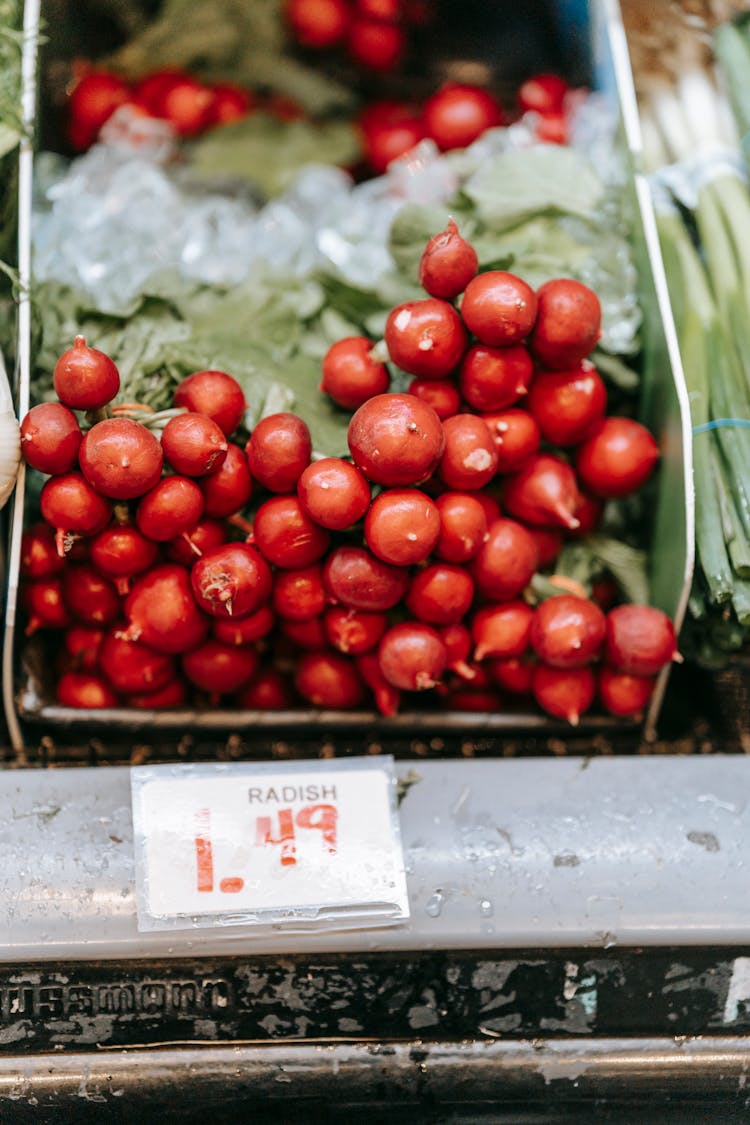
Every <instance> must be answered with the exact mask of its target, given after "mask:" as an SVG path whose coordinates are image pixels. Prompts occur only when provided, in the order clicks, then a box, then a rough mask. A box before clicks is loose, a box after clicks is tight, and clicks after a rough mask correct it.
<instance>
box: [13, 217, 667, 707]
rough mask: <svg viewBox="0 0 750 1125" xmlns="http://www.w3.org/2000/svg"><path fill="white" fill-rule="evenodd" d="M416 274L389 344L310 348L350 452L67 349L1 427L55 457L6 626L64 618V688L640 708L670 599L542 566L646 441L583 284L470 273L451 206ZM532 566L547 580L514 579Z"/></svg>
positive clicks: (636, 474) (290, 702)
mask: <svg viewBox="0 0 750 1125" xmlns="http://www.w3.org/2000/svg"><path fill="white" fill-rule="evenodd" d="M420 282H421V285H422V287H423V288H424V290H425V292H426V294H427V296H426V297H425V298H424V299H420V300H415V301H410V302H407V303H406V304H402V305H399V306H398V307H396V308H394V309H392V311H391V312H390V314H389V316H388V319H387V323H386V327H385V333H384V339H383V340H382V341H380V342H378V343H375V342H373V341H371V340H368V339H366V338H365V337H349V338H346V339H342V340H339V341H338V342H336V343H335V344H334V345H333V346H332V347H331V348H330V349H329V350H328V352H327V354H326V355H325V357H324V359H323V364H322V380H321V388H320V389H321V393H324V394H327V395H328V396H329V397H330V399H331V400H332V401H333V403H335V404H336V406H337V407H338V408H341V409H343V410H346V411H349V412H352V417H351V420H350V423H349V427H348V444H349V450H350V458H339V457H323V458H319V457H316V456H315V455H314V454H313V449H312V442H311V438H310V432H309V429H308V427H307V425H306V423H305V421H304V419H302V418H300V417H298V416H296V415H294V414H292V413H288V412H283V413H277V414H272V415H270V416H267V417H265V418H263V419H262V420H260V421H259V422H258V423H257V424H256V425H255V426H254V428H253V429H252V431H251V432H250V434H249V437H248V436H247V431H246V430H245V429H244V428H243V427H244V422H245V418H246V407H247V403H246V400H245V395H244V393H243V390H242V388H241V387H240V385H239V383H238V382H237V381H236V380H235V379H234V378H233V377H232V376H231V375H229V374H227V373H225V372H221V371H211V370H206V371H199V372H196V373H194V374H192V375H190V376H188V377H187V378H185V379H184V380H183V381H182V382H181V383H180V384H179V385H178V386H177V388H176V390H175V393H174V406H173V409H171V410H168V411H165V412H162V413H161V414H159V415H150V414H149V413H148V412H147V411H146V410H144V409H142V408H139V407H138V404H116V405H112V403H113V402H114V400H115V399H116V397H117V395H118V392H119V388H120V379H119V375H118V371H117V368H116V367H115V364H114V363H113V362H112V360H111V359H110V358H109V357H108V356H106V355H104V354H103V353H102V352H100V351H98V350H97V349H95V348H91V347H89V346H88V345H87V344H86V342H85V340H84V339H83V337H78V338H77V339H76V341H75V343H74V344H73V346H72V347H71V348H70V349H69V350H68V351H67V352H65V353H64V354H63V355H62V356H61V357H60V359H59V361H58V363H57V366H56V368H55V373H54V389H55V393H56V395H57V401H53V402H42V403H40V404H38V405H36V406H34V407H32V408H31V410H30V411H29V413H28V414H27V416H26V417H25V418H24V419H23V422H22V427H21V431H22V449H23V454H24V457H25V460H26V461H27V463H28V464H29V465H30V466H31V467H32V468H34V469H36V470H38V471H40V472H41V473H43V474H45V475H46V477H47V479H46V481H45V483H44V485H43V487H42V490H41V498H40V509H41V520H40V521H39V522H37V523H35V524H34V525H33V526H31V527H29V528H28V530H27V531H26V533H25V538H24V544H23V552H22V553H23V558H22V565H21V572H22V576H23V583H24V584H23V604H24V606H25V612H26V633H27V634H29V635H30V634H32V633H34V632H36V631H37V630H43V631H46V630H57V631H58V632H61V633H62V639H63V645H62V652H61V653H60V655H59V657H58V678H57V686H56V693H57V699H58V701H59V703H61V704H62V705H64V706H69V707H78V708H86V709H96V708H104V707H115V706H125V707H132V708H163V707H179V706H182V705H184V704H186V703H188V702H190V703H191V704H193V705H196V706H204V707H205V706H218V705H221V706H228V707H236V708H240V709H262V710H273V709H287V708H289V707H295V706H300V705H305V704H307V705H313V706H315V707H318V708H323V709H332V710H352V709H357V708H367V707H369V706H372V704H373V703H374V705H375V706H376V707H377V709H378V710H379V711H380V712H381V713H382V714H384V715H393V714H395V713H396V712H397V711H398V710H399V708H401V709H403V708H404V707H407V708H408V707H409V706H411V702H410V701H413V700H414V698H415V695H414V693H424V692H428V693H431V694H430V695H429V696H427V698H429V699H430V700H431V704H430V705H434V706H436V707H437V706H440V707H444V708H448V709H453V710H463V711H481V712H487V711H501V710H504V709H506V708H508V707H511V708H512V707H513V706H517V705H518V703H519V702H520V703H521V704H523V701H524V699H525V701H526V703H528V702H529V701H530V700H532V699H533V700H535V701H536V703H537V704H538V705H539V706H540V707H541V708H542V709H543V710H544V711H546V712H547V713H548V714H550V715H552V716H555V717H556V718H561V719H565V720H567V721H568V722H570V723H573V724H575V723H577V722H578V720H579V718H580V716H581V715H583V714H584V713H585V712H586V711H588V710H589V709H590V708H591V707H592V706H594V705H595V703H596V702H597V700H598V704H599V706H600V707H601V708H603V709H604V710H605V711H607V712H609V713H611V714H614V715H622V716H624V715H635V714H638V713H640V712H641V711H642V709H643V708H644V706H645V704H646V703H647V701H648V699H649V696H650V694H651V691H652V688H653V684H654V678H655V676H656V675H657V673H658V672H659V670H660V669H661V668H662V667H663V666H665V665H666V664H667V663H669V661H671V660H672V659H674V658H675V656H676V645H675V634H674V630H673V628H672V624H671V622H670V620H669V618H668V617H667V616H666V615H665V614H664V613H663V612H662V611H661V610H659V609H656V608H654V607H651V606H647V605H632V604H627V603H624V604H616V603H615V604H613V603H612V602H611V601H609V602H606V601H605V602H602V604H600V603H599V601H597V599H596V598H595V597H594V596H593V595H592V596H590V597H589V596H587V594H586V591H585V590H584V589H583V587H577V586H576V585H575V584H574V583H571V582H570V581H569V580H565V579H563V578H562V577H560V578H559V579H556V578H555V575H554V573H553V572H554V563H555V559H556V557H557V554H558V553H559V551H560V549H561V547H562V545H563V543H564V542H565V540H566V538H567V537H570V536H576V535H581V534H583V533H585V532H587V531H591V530H592V529H593V528H595V527H596V525H597V521H598V519H599V517H600V515H601V511H602V508H603V505H604V502H605V501H607V500H609V499H612V498H619V497H623V496H627V495H630V494H631V493H633V492H635V491H637V490H638V489H640V488H641V486H643V485H644V484H645V483H646V481H647V480H648V479H649V477H650V476H651V474H652V472H653V470H654V468H655V466H656V463H657V460H658V455H659V454H658V447H657V443H656V441H655V440H654V438H653V436H652V435H651V433H650V432H649V431H648V430H647V429H646V428H645V427H644V426H643V425H641V424H640V423H639V422H637V421H635V420H633V419H632V418H629V417H625V416H616V415H608V414H607V412H606V408H607V392H606V389H605V385H604V383H603V381H602V379H601V377H600V376H599V374H598V372H597V371H596V368H595V367H594V365H593V364H592V363H591V361H590V360H589V358H588V357H589V355H590V354H591V352H592V350H593V348H594V346H595V345H596V343H597V340H598V339H599V335H600V307H599V301H598V298H597V297H596V295H595V294H594V292H593V291H592V290H591V289H589V288H587V287H586V286H585V285H583V284H581V283H580V282H578V281H576V280H573V279H571V278H556V279H553V280H550V281H548V282H546V283H545V284H543V285H541V286H540V287H539V288H538V289H537V290H533V289H531V288H530V287H529V286H528V285H527V284H526V283H525V282H524V281H523V280H522V279H521V278H519V277H517V276H515V275H513V274H510V273H507V272H504V271H499V270H489V271H486V272H484V273H478V267H477V256H476V253H475V251H474V249H473V247H472V246H471V245H470V243H468V242H467V241H466V240H465V239H464V238H462V237H461V235H460V233H459V231H458V229H457V228H456V226H455V224H454V223H453V222H451V223H450V224H449V226H448V228H447V229H446V230H445V231H444V232H442V233H441V234H439V235H437V236H435V237H434V238H433V239H432V240H431V241H430V242H429V244H428V245H427V247H426V248H425V251H424V254H423V256H422V260H421V265H420ZM395 369H398V370H399V371H400V372H402V373H406V374H407V375H408V376H410V377H411V382H410V383H409V384H408V388H407V390H406V392H404V393H401V392H393V391H391V390H390V387H391V382H392V379H393V377H394V374H395ZM539 572H543V573H546V574H547V575H550V576H551V577H550V581H549V583H548V586H547V588H548V590H549V592H550V593H551V594H552V596H548V597H546V596H545V597H544V598H542V596H541V595H540V594H539V592H538V590H537V589H536V588H535V589H533V590H532V588H531V585H530V584H531V582H532V579H533V578H534V576H535V575H536V574H537V573H539ZM423 698H425V697H423ZM514 701H515V702H514Z"/></svg>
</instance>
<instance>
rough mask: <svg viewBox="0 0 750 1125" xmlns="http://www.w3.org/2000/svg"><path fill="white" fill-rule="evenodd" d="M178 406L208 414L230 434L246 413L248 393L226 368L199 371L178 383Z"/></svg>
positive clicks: (224, 431)
mask: <svg viewBox="0 0 750 1125" xmlns="http://www.w3.org/2000/svg"><path fill="white" fill-rule="evenodd" d="M173 401H174V404H175V406H184V407H185V408H186V410H191V411H194V412H195V413H196V414H205V415H206V417H207V418H211V419H212V420H213V421H214V422H215V423H216V425H217V426H218V427H219V428H220V429H221V430H222V431H223V433H224V434H225V435H226V436H227V437H229V436H230V435H231V434H233V433H234V431H235V430H236V429H237V427H238V426H239V424H240V422H241V421H242V419H243V417H244V415H245V409H246V407H247V403H246V401H245V393H244V391H243V390H242V387H241V386H240V384H239V383H238V382H237V380H236V379H235V378H234V377H233V376H232V375H227V373H226V372H225V371H214V370H207V371H196V372H195V373H194V374H193V375H188V376H187V378H186V379H183V380H182V382H181V383H178V385H177V387H176V388H175V392H174V399H173Z"/></svg>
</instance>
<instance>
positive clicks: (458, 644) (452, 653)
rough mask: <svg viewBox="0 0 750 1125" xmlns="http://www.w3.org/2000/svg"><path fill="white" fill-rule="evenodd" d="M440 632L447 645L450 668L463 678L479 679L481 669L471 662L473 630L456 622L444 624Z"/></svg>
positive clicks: (447, 663) (448, 666)
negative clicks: (473, 665)
mask: <svg viewBox="0 0 750 1125" xmlns="http://www.w3.org/2000/svg"><path fill="white" fill-rule="evenodd" d="M438 632H439V633H440V636H441V637H442V638H443V644H444V645H445V649H446V653H447V662H446V666H447V668H448V670H449V671H450V672H454V673H455V674H456V675H457V676H460V677H461V679H462V680H472V681H475V680H477V678H478V675H479V670H478V668H477V667H472V666H471V665H470V664H469V658H470V656H471V648H472V642H471V632H470V631H469V629H468V628H467V627H466V625H463V624H461V623H460V622H454V624H452V625H443V626H442V628H440V629H439V630H438Z"/></svg>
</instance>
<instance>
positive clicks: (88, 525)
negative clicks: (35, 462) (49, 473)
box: [39, 473, 112, 558]
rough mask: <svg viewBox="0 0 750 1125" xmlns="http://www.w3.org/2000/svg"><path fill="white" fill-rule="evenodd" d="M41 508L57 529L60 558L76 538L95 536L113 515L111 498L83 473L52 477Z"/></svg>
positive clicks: (45, 485)
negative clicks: (97, 489) (101, 494)
mask: <svg viewBox="0 0 750 1125" xmlns="http://www.w3.org/2000/svg"><path fill="white" fill-rule="evenodd" d="M39 507H40V510H41V513H42V516H43V518H44V519H45V520H46V521H47V523H48V524H50V525H51V526H52V527H54V528H55V531H56V535H55V544H56V546H57V553H58V555H59V556H60V557H61V558H62V557H63V556H64V555H65V554H66V552H67V551H69V550H70V548H71V545H72V539H73V538H75V537H76V536H79V535H94V534H95V533H96V532H97V531H101V530H102V528H103V527H105V526H106V525H107V524H108V523H109V521H110V519H111V517H112V506H111V504H110V503H109V501H107V500H105V499H104V497H103V496H100V495H99V493H98V492H97V491H96V490H95V489H94V488H92V486H91V485H90V484H89V483H88V481H87V480H86V479H85V477H83V476H82V475H81V473H64V474H63V475H62V476H59V477H50V479H49V480H48V481H46V483H45V484H44V486H43V487H42V491H41V495H40V497H39Z"/></svg>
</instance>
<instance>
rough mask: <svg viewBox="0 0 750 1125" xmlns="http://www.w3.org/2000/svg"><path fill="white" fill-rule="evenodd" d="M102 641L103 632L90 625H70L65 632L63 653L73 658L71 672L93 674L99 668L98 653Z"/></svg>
mask: <svg viewBox="0 0 750 1125" xmlns="http://www.w3.org/2000/svg"><path fill="white" fill-rule="evenodd" d="M103 641H104V630H103V629H97V628H94V627H92V626H90V625H71V626H70V627H69V628H68V629H66V630H65V637H64V638H63V643H64V645H65V651H66V653H67V654H68V655H69V656H72V658H73V669H72V670H73V671H75V672H95V671H96V670H97V668H98V667H99V652H100V650H101V647H102V642H103Z"/></svg>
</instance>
